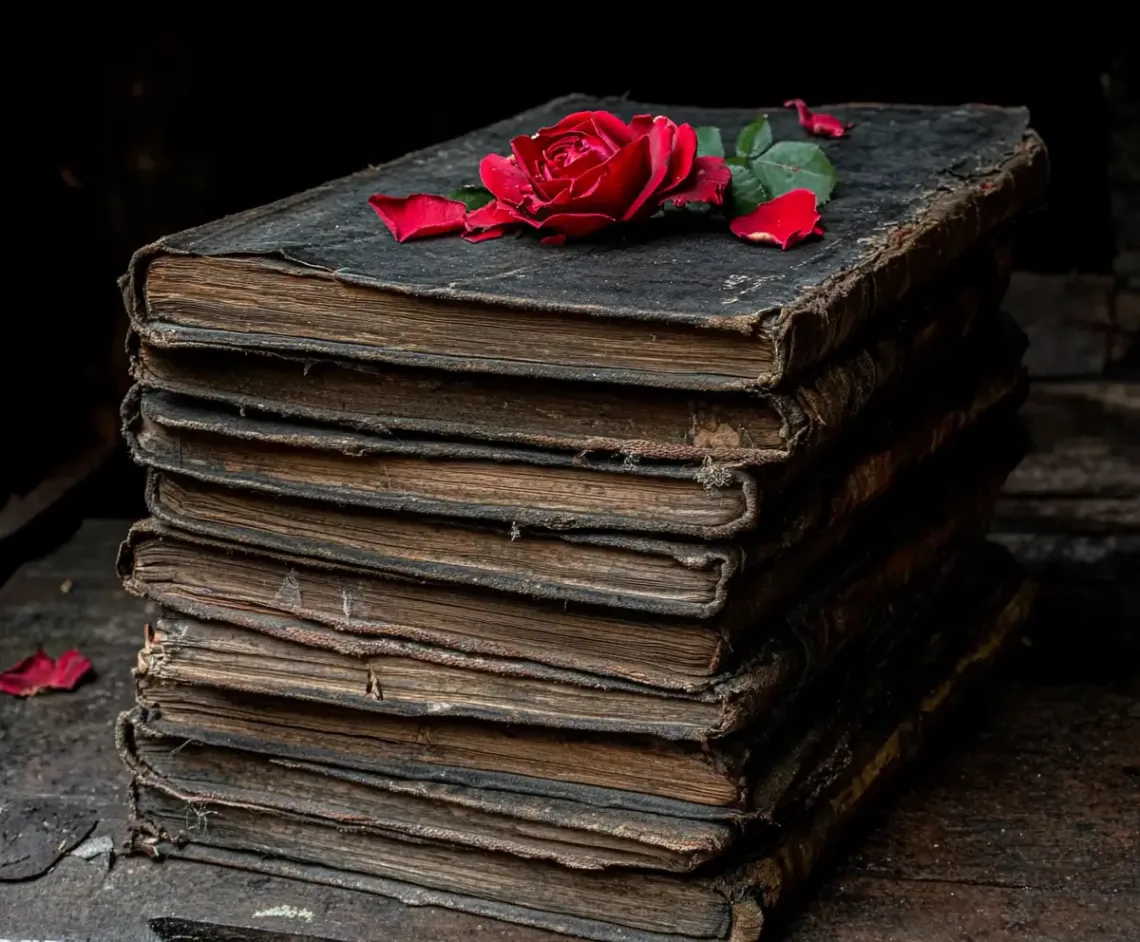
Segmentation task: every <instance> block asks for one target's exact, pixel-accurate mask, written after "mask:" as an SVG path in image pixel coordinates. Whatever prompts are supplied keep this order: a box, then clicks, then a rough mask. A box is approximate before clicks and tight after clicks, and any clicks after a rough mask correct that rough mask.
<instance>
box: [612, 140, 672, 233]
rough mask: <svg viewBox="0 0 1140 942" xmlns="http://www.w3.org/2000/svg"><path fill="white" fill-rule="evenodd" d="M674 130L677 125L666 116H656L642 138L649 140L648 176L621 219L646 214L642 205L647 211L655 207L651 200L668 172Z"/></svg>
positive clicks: (649, 211)
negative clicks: (649, 129)
mask: <svg viewBox="0 0 1140 942" xmlns="http://www.w3.org/2000/svg"><path fill="white" fill-rule="evenodd" d="M676 130H677V125H675V124H674V123H673V122H672V121H670V120H669V119H668V118H657V119H656V120H655V121H654V122H653V129H652V130H651V131H650V132H649V133H648V134H646V135H645V136H644V137H643V138H642V140H644V141H648V142H649V178H648V179H647V180H646V181H645V183H644V185H643V186H642V188H641V192H640V193H638V194H637V196H635V197H634V199H633V202H632V203H630V204H629V207H628V208H627V209H626V211H625V213H623V214H622V217H621V218H622V219H625V220H628V219H636V218H637V217H638V216H639V215H647V213H643V212H642V209H643V207H644V208H645V209H646V210H647V211H648V213H652V212H653V211H654V210H656V209H657V202H651V200H652V198H653V197H654V196H655V195H656V194H657V193H658V191H659V190H660V189H661V186H662V184H663V183H664V182H665V177H666V176H667V175H668V173H669V161H670V157H671V156H672V153H673V136H674V134H675V133H676Z"/></svg>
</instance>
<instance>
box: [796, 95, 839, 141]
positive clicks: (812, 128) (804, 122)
mask: <svg viewBox="0 0 1140 942" xmlns="http://www.w3.org/2000/svg"><path fill="white" fill-rule="evenodd" d="M784 107H785V108H795V109H796V114H798V115H799V118H800V127H802V128H803V129H804V130H805V131H807V132H808V134H814V135H815V136H816V137H843V136H844V135H845V134H846V133H847V130H848V128H850V127H851V125H850V124H844V123H843V122H842V121H840V120H839V119H838V118H836V117H835V116H834V115H829V114H814V113H812V111H811V109H809V108H808V106H807V104H806V103H805V102H804V100H803V99H802V98H791V99H789V100H788V101H785V102H784Z"/></svg>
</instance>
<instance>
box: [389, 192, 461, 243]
mask: <svg viewBox="0 0 1140 942" xmlns="http://www.w3.org/2000/svg"><path fill="white" fill-rule="evenodd" d="M368 205H369V206H371V207H372V208H373V209H374V210H376V215H377V216H379V217H380V218H381V220H383V222H384V225H386V226H387V227H388V231H389V232H391V233H392V238H394V239H395V240H396V241H397V242H407V241H408V240H409V239H425V238H427V237H428V236H437V235H447V234H448V233H451V232H462V231H463V220H464V219H465V218H466V217H467V207H466V206H465V205H464V204H463V203H461V202H459V201H458V200H449V199H448V198H447V197H445V196H432V195H431V194H430V193H413V194H412V195H411V196H385V195H384V194H383V193H377V194H375V195H374V196H370V197H369V198H368Z"/></svg>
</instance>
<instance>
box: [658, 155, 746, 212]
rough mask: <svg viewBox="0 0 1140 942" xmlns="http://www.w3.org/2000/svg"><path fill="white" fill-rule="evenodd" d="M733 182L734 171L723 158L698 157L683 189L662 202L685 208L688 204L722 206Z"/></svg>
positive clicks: (670, 194)
mask: <svg viewBox="0 0 1140 942" xmlns="http://www.w3.org/2000/svg"><path fill="white" fill-rule="evenodd" d="M731 182H732V171H731V170H730V169H729V168H728V164H726V163H725V162H724V158H723V157H698V158H696V160H694V161H693V172H692V174H691V175H690V177H689V179H688V180H687V181H686V182H685V184H684V185H683V186H681V187H678V188H677V189H676V190H673V191H672V192H671V193H668V194H666V196H665V197H664V198H663V199H662V200H661V202H663V203H673V204H674V205H675V206H684V205H685V204H686V203H711V204H712V205H713V206H720V205H721V204H722V203H723V202H724V194H725V192H727V190H728V185H729V184H730V183H731Z"/></svg>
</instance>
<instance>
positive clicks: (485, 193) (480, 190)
mask: <svg viewBox="0 0 1140 942" xmlns="http://www.w3.org/2000/svg"><path fill="white" fill-rule="evenodd" d="M447 198H448V199H449V200H456V201H457V202H460V203H462V204H463V205H464V206H466V207H467V212H469V213H473V212H475V210H477V209H482V208H483V207H484V206H486V205H487V204H488V203H489V202H491V200H493V199H494V198H495V195H494V194H493V193H492V192H491V191H490V190H488V189H487V188H486V187H485V186H461V187H460V188H459V189H458V190H456V191H455V192H454V193H448V194H447Z"/></svg>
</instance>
